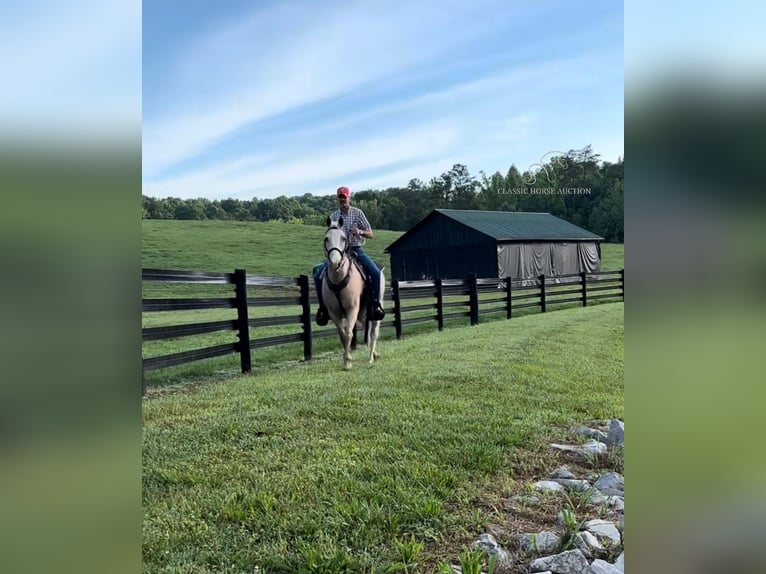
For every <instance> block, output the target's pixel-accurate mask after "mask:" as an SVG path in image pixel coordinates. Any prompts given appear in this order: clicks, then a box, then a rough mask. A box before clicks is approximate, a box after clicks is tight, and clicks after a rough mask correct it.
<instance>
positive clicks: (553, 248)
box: [497, 241, 601, 278]
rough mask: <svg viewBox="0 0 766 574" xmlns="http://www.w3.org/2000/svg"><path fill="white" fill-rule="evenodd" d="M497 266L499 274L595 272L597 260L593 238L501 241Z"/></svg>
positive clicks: (523, 276) (516, 276)
mask: <svg viewBox="0 0 766 574" xmlns="http://www.w3.org/2000/svg"><path fill="white" fill-rule="evenodd" d="M497 268H498V272H499V273H498V276H499V277H501V278H503V277H514V278H527V277H530V278H531V277H537V276H538V275H540V274H542V273H545V274H546V275H568V274H569V273H582V272H583V271H585V272H586V273H598V272H599V271H601V260H600V259H599V257H598V246H597V244H596V243H595V242H588V241H583V242H569V243H501V244H498V246H497Z"/></svg>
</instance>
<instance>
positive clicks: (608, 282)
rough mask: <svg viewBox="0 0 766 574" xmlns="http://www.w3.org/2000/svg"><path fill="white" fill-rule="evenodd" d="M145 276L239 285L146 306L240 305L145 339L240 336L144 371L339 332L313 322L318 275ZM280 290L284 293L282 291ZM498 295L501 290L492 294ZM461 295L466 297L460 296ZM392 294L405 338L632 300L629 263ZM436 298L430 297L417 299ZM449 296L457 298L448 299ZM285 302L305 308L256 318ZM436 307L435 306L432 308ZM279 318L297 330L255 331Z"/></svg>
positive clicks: (406, 286) (146, 278)
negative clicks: (457, 322)
mask: <svg viewBox="0 0 766 574" xmlns="http://www.w3.org/2000/svg"><path fill="white" fill-rule="evenodd" d="M141 277H142V281H143V282H159V283H184V284H190V283H196V284H208V285H231V286H233V296H231V297H202V298H200V297H189V298H148V299H147V298H145V299H142V311H143V312H157V311H182V310H183V311H189V310H198V309H236V313H237V316H236V318H235V319H229V320H223V321H208V322H201V323H191V324H183V325H171V326H162V327H146V328H143V329H142V332H141V335H142V340H143V341H157V340H163V339H175V338H179V337H186V336H191V335H198V334H203V333H213V332H220V331H236V333H237V340H235V341H232V342H230V343H225V344H221V345H215V346H211V347H205V348H201V349H194V350H190V351H183V352H179V353H172V354H168V355H161V356H155V357H149V358H144V359H142V367H143V373H144V374H145V372H146V371H149V370H153V369H160V368H164V367H171V366H175V365H181V364H184V363H190V362H192V361H199V360H202V359H208V358H212V357H218V356H222V355H229V354H234V353H237V354H239V356H240V365H241V370H242V372H243V373H246V372H249V371H250V370H251V366H252V350H253V349H257V348H262V347H269V346H273V345H284V344H287V343H294V342H298V341H302V342H303V358H304V360H306V361H309V360H311V357H312V349H313V340H314V339H315V338H317V337H326V336H333V335H335V336H337V331H336V329H335V327H334V326H333V327H331V328H325V329H312V323H313V320H314V317H313V313H312V306H313V307H314V308H315V307H316V297H315V295H313V293H314V287H313V281H312V280H311V279H310V278H309V277H308V276H307V275H301V276H300V277H296V278H288V277H269V276H258V275H251V276H248V275H247V274H246V273H245V271H244V270H243V269H237V270H235V271H234V273H207V272H198V271H171V270H163V269H142V272H141ZM275 292H281V293H279V294H276V295H275ZM492 294H495V295H496V296H494V297H493V296H491V295H492ZM460 297H466V298H465V299H460ZM384 299H386V300H392V302H393V308H392V309H389V310H388V311H387V312H388V313H390V314H392V315H393V319H388V320H384V321H382V322H381V326H382V327H387V326H390V327H393V328H394V330H395V332H396V338H397V339H401V338H402V336H403V331H404V327H405V326H407V325H414V324H418V323H426V322H431V321H435V322H436V324H437V328H438V330H439V331H441V330H442V329H443V328H444V321H445V320H447V319H454V318H463V317H467V318H469V321H470V324H471V325H477V324H478V323H479V318H480V316H482V315H489V314H495V313H504V314H505V316H506V318H507V319H510V318H511V317H512V316H513V313H514V311H517V310H520V309H525V308H531V307H537V308H539V309H540V311H541V312H543V313H545V312H546V311H548V309H549V308H550V307H552V306H554V305H561V304H567V303H580V304H582V306H587V305H588V303H589V302H592V301H596V300H601V299H614V300H623V301H624V300H625V270H624V269H622V270H620V271H605V272H601V273H587V274H586V273H579V274H572V275H557V276H553V277H551V276H548V277H546V276H545V275H540V276H539V277H537V278H527V279H512V278H506V279H503V280H500V279H497V278H493V279H481V278H478V277H477V276H476V275H475V274H472V275H469V276H468V278H467V279H466V280H464V281H461V280H448V279H436V280H435V281H397V280H394V281H392V283H391V286H390V288H389V289H388V290H387V293H386V297H384ZM423 299H432V300H433V301H432V302H431V301H429V302H425V303H423V302H419V301H418V302H416V304H414V305H412V304H410V303H411V301H417V300H423ZM445 299H450V300H448V301H445ZM279 305H289V306H293V307H294V306H296V305H297V306H300V308H301V312H300V314H292V315H280V316H265V317H257V318H250V317H249V308H251V307H255V308H257V307H273V306H279ZM427 311H433V313H427ZM275 325H295V326H296V332H295V333H290V334H286V335H279V336H272V337H261V338H255V339H251V338H250V328H258V327H267V326H275ZM145 394H146V378H145V376H144V377H142V395H145Z"/></svg>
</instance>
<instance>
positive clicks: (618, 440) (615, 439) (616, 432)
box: [606, 419, 625, 445]
mask: <svg viewBox="0 0 766 574" xmlns="http://www.w3.org/2000/svg"><path fill="white" fill-rule="evenodd" d="M606 444H608V445H624V444H625V423H624V422H622V421H618V420H617V419H612V420H611V421H609V432H608V433H607V436H606Z"/></svg>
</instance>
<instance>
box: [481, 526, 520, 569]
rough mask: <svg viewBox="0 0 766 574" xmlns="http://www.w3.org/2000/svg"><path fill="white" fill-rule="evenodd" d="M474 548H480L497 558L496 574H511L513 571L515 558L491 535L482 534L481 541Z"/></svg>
mask: <svg viewBox="0 0 766 574" xmlns="http://www.w3.org/2000/svg"><path fill="white" fill-rule="evenodd" d="M474 546H478V547H479V548H481V549H482V550H484V552H486V553H487V554H489V555H490V556H494V557H495V560H496V561H495V573H496V574H510V572H511V570H512V569H513V563H514V561H515V558H514V556H513V554H511V553H510V552H508V551H507V550H506V549H505V548H503V547H502V546H500V544H498V543H497V540H495V537H494V536H492V535H491V534H486V533H485V534H482V535H481V536H479V539H478V540H477V541H476V542H474Z"/></svg>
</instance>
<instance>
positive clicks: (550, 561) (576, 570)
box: [529, 550, 588, 574]
mask: <svg viewBox="0 0 766 574" xmlns="http://www.w3.org/2000/svg"><path fill="white" fill-rule="evenodd" d="M587 568H588V559H587V558H585V556H584V555H583V553H582V552H580V551H579V550H567V551H566V552H562V553H561V554H554V555H553V556H546V557H544V558H537V559H536V560H533V561H532V563H531V564H530V565H529V569H530V572H544V571H546V570H550V571H551V572H552V573H553V574H584V572H585V570H586V569H587Z"/></svg>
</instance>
